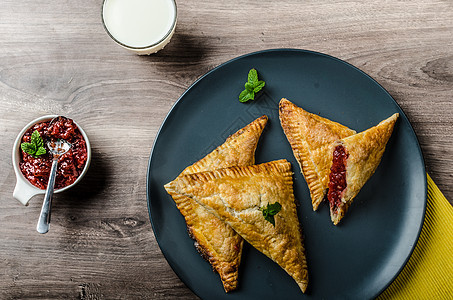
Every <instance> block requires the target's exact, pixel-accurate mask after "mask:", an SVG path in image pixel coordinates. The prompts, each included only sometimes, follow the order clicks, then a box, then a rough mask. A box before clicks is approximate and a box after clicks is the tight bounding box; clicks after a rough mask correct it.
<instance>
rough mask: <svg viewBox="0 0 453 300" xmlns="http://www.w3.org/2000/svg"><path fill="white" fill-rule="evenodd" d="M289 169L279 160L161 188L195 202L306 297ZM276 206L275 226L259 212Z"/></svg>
mask: <svg viewBox="0 0 453 300" xmlns="http://www.w3.org/2000/svg"><path fill="white" fill-rule="evenodd" d="M292 174H293V173H292V172H291V164H290V163H289V162H288V161H286V160H278V161H273V162H269V163H264V164H260V165H253V166H247V167H230V168H225V169H217V170H215V171H209V172H202V173H195V174H189V175H186V176H179V177H178V178H177V179H175V180H174V181H172V182H170V183H169V184H167V185H166V186H165V188H166V189H167V191H168V192H169V193H170V194H171V195H172V196H173V195H184V196H186V197H188V198H191V199H194V200H195V201H197V202H198V203H200V204H201V205H202V206H204V207H205V208H206V209H207V210H209V211H210V212H211V213H213V214H214V215H216V216H217V217H218V218H219V219H220V220H222V221H223V222H225V223H227V224H228V225H230V226H231V227H232V228H233V229H234V230H235V231H236V232H237V233H239V234H240V235H241V236H242V237H243V238H244V239H245V240H246V241H247V242H249V243H250V244H251V245H252V246H253V247H255V248H256V249H258V250H259V251H261V252H262V253H264V254H265V255H266V256H268V257H269V258H271V259H272V260H273V261H275V262H276V263H277V264H279V265H280V266H281V267H282V268H283V269H284V270H285V271H286V272H287V273H288V274H289V275H290V276H291V277H293V279H294V280H295V281H296V282H297V284H298V285H299V287H300V289H301V290H302V291H303V292H305V290H306V288H307V283H308V272H307V263H306V258H305V253H304V252H305V250H304V245H303V240H302V235H301V228H300V225H299V220H298V217H297V211H296V204H295V200H294V194H293V180H292ZM276 202H279V203H280V205H281V210H280V211H279V212H278V213H277V214H276V215H275V216H274V217H275V219H274V223H275V226H274V225H273V224H272V223H271V222H269V221H267V220H266V219H265V218H264V216H263V211H262V210H263V208H265V207H266V206H267V205H269V204H274V203H276Z"/></svg>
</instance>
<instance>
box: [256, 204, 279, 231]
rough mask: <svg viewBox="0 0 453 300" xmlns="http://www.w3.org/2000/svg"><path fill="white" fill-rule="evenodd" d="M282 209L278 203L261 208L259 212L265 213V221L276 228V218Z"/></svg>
mask: <svg viewBox="0 0 453 300" xmlns="http://www.w3.org/2000/svg"><path fill="white" fill-rule="evenodd" d="M281 209H282V205H281V204H280V203H278V202H275V203H272V204H270V203H268V204H267V207H261V208H260V209H259V210H261V211H262V212H263V216H264V219H265V220H266V221H268V222H269V223H271V224H272V225H274V227H275V219H274V216H275V215H276V214H278V212H279V211H280V210H281Z"/></svg>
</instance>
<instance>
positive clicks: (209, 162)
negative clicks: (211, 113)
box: [165, 116, 268, 292]
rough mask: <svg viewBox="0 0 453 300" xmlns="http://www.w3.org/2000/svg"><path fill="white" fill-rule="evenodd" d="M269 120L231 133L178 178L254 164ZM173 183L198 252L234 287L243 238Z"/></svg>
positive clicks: (228, 286) (227, 288)
mask: <svg viewBox="0 0 453 300" xmlns="http://www.w3.org/2000/svg"><path fill="white" fill-rule="evenodd" d="M267 120H268V118H267V116H262V117H260V118H258V119H256V120H255V121H253V122H252V123H250V124H249V125H247V126H245V127H244V128H242V129H240V130H238V131H237V132H236V133H234V134H233V135H231V136H230V137H228V138H227V140H226V141H225V143H224V144H222V145H220V146H219V147H217V148H216V149H214V151H212V152H211V153H209V154H208V155H206V156H205V157H204V158H202V159H201V160H199V161H197V162H196V163H194V164H193V165H191V166H189V167H187V168H186V169H184V170H183V171H182V173H181V174H180V175H179V176H178V178H180V177H182V176H184V175H188V174H193V173H197V172H204V171H211V170H215V169H218V168H226V167H231V166H248V165H252V164H254V163H255V149H256V146H257V143H258V140H259V138H260V136H261V133H262V131H263V129H264V127H265V126H266V123H267ZM178 178H177V179H176V181H177V180H178ZM170 186H171V183H170V184H167V185H165V189H166V190H167V192H168V193H169V194H170V195H171V196H172V197H173V200H174V201H175V203H176V206H177V207H178V209H179V211H180V212H181V214H182V215H183V216H184V218H185V221H186V224H187V231H188V232H189V235H190V236H191V237H192V238H193V239H194V240H195V247H196V248H197V250H198V252H199V253H200V254H201V255H202V256H203V257H204V258H205V259H206V260H207V261H209V263H210V264H211V265H212V267H213V269H214V270H215V271H216V272H217V273H219V275H220V279H221V280H222V284H223V287H224V289H225V291H226V292H229V291H232V290H234V289H235V288H236V287H237V282H238V269H239V264H240V261H241V253H242V245H243V239H242V238H241V237H240V236H239V235H238V234H237V233H236V232H235V231H234V230H233V229H232V228H231V227H230V226H229V225H227V224H225V223H224V222H222V221H220V220H219V219H218V218H217V217H215V216H214V215H213V214H211V213H209V212H208V211H207V210H206V209H205V208H203V206H201V205H200V204H198V203H197V202H196V201H194V200H193V199H192V198H191V197H189V196H187V195H183V194H178V193H176V192H175V191H174V190H173V189H170V190H169V187H170Z"/></svg>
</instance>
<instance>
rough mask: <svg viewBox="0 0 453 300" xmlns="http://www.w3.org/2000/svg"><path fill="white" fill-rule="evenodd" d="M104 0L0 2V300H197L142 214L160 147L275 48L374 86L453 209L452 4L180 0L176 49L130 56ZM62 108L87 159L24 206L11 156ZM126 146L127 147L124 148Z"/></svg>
mask: <svg viewBox="0 0 453 300" xmlns="http://www.w3.org/2000/svg"><path fill="white" fill-rule="evenodd" d="M101 3H102V1H101V0H92V1H68V0H66V1H64V0H62V1H49V0H38V1H31V0H23V1H12V0H4V1H3V2H2V8H0V45H1V47H0V104H1V110H0V129H1V130H0V170H1V172H0V197H1V199H2V201H1V204H2V205H1V209H0V224H1V229H0V269H1V270H2V272H0V298H1V299H55V298H71V299H74V298H75V299H125V298H128V299H138V298H142V299H175V298H178V299H179V298H181V299H194V298H196V296H195V295H193V294H192V293H191V292H190V290H188V289H187V288H186V287H185V285H184V284H183V283H182V282H181V281H180V280H179V279H178V277H177V276H176V275H175V274H174V273H173V271H172V270H171V268H170V267H169V265H168V264H167V262H166V261H165V258H164V257H163V255H162V253H161V252H160V249H159V247H158V245H157V243H156V240H155V238H154V235H153V233H152V229H151V226H150V222H149V218H148V212H147V207H146V183H145V178H146V169H147V162H148V157H149V153H150V150H151V146H152V143H153V140H154V138H155V136H156V134H157V131H158V129H159V126H160V124H161V123H162V121H163V120H164V118H165V115H166V113H167V112H168V111H169V109H170V107H171V106H172V104H173V103H174V102H175V101H176V100H177V99H178V97H179V96H180V95H181V94H182V93H183V91H184V90H185V89H186V88H187V87H188V86H189V85H190V84H191V83H192V82H193V81H195V80H196V79H197V78H198V77H200V76H201V75H203V74H204V73H205V72H207V71H208V70H210V69H212V68H213V67H215V66H217V65H219V64H220V63H222V62H225V61H227V60H229V59H231V58H234V57H236V56H238V55H242V54H245V53H249V52H252V51H257V50H262V49H269V48H281V47H285V48H302V49H310V50H314V51H320V52H324V53H327V54H330V55H333V56H336V57H338V58H340V59H343V60H346V61H348V62H350V63H351V64H353V65H355V66H357V67H358V68H360V69H362V70H363V71H365V72H366V73H368V74H369V75H371V76H372V77H373V78H375V79H376V80H377V81H378V82H379V83H380V84H381V85H383V87H384V88H386V89H387V90H388V91H389V92H390V94H391V95H392V96H393V97H394V98H395V100H396V101H397V102H398V104H399V105H400V106H401V107H402V109H403V110H404V112H405V113H406V114H407V116H408V118H409V120H410V121H411V123H412V125H413V127H414V130H415V132H416V134H417V136H418V138H419V141H420V144H421V148H422V150H423V154H424V157H425V160H426V167H427V171H428V172H429V173H430V174H431V176H432V178H433V179H434V181H435V182H436V183H437V184H438V186H439V188H440V189H441V191H442V192H443V193H444V194H445V196H446V197H447V199H449V201H450V202H451V203H453V201H452V200H453V186H452V185H451V181H452V179H453V172H452V169H453V118H452V113H453V104H452V99H453V97H452V95H453V92H452V91H453V2H451V1H439V0H438V1H436V0H434V1H426V0H415V1H367V2H364V3H362V2H361V1H338V0H334V1H304V2H302V1H297V0H289V1H270V0H261V1H256V0H251V1H244V0H231V1H195V0H187V1H178V3H177V4H178V16H179V18H178V25H177V29H176V33H175V35H174V37H173V39H172V41H171V43H170V44H169V45H168V46H167V47H166V48H165V49H164V50H162V51H161V52H159V53H157V54H155V55H152V56H146V57H140V56H136V55H134V54H131V53H129V52H127V51H125V50H123V49H122V48H120V47H119V46H117V45H116V44H114V42H113V41H112V40H110V38H109V37H108V36H107V34H106V33H105V32H104V29H103V27H102V23H101V19H100V12H101ZM49 113H55V114H63V115H66V116H68V117H71V118H73V119H75V120H76V121H77V122H78V123H79V124H81V125H82V126H83V128H84V129H85V131H86V132H87V133H88V135H89V138H90V141H91V143H92V150H93V160H92V163H93V164H92V166H91V167H90V170H89V173H88V174H87V177H86V178H85V179H84V180H83V182H82V183H81V184H79V185H78V186H77V187H76V188H74V189H72V190H70V191H68V192H66V193H63V194H58V195H56V196H55V200H54V205H53V214H52V224H51V230H50V232H49V233H48V234H46V235H39V234H37V233H36V231H35V226H36V220H37V216H38V214H39V210H40V206H41V201H42V200H41V197H35V198H34V199H32V201H31V203H30V206H28V207H22V206H21V205H20V204H19V203H18V202H17V201H16V200H15V199H13V197H12V191H13V188H14V184H15V177H14V172H13V170H12V163H11V148H12V144H13V141H14V139H15V137H16V135H17V133H18V132H19V131H20V130H21V129H22V127H23V126H24V125H25V124H26V123H28V122H29V121H30V120H31V119H34V118H36V117H39V116H41V115H45V114H49ZM126 145H129V147H126Z"/></svg>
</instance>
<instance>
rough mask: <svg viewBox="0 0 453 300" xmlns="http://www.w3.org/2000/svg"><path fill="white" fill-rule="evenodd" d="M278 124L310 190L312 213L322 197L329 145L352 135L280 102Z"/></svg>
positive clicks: (324, 193) (329, 122) (343, 127)
mask: <svg viewBox="0 0 453 300" xmlns="http://www.w3.org/2000/svg"><path fill="white" fill-rule="evenodd" d="M280 123H281V125H282V128H283V131H284V132H285V135H286V138H287V139H288V141H289V143H290V145H291V148H292V150H293V153H294V156H295V158H296V160H297V162H298V163H299V166H300V168H301V172H302V174H303V175H304V178H305V181H307V185H308V188H309V190H310V196H311V202H312V205H313V210H317V209H318V206H319V204H320V203H321V202H322V200H323V199H324V197H325V195H326V191H327V185H328V176H329V170H330V165H331V163H332V160H331V156H330V145H331V144H332V143H333V142H334V141H336V140H339V139H342V138H344V137H347V136H350V135H353V134H355V133H356V132H355V131H354V130H352V129H349V128H347V127H346V126H343V125H341V124H339V123H336V122H333V121H330V120H328V119H325V118H322V117H320V116H318V115H315V114H312V113H309V112H307V111H305V110H303V109H302V108H300V107H298V106H296V105H295V104H293V103H291V102H290V101H288V100H287V99H285V98H283V99H281V100H280Z"/></svg>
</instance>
